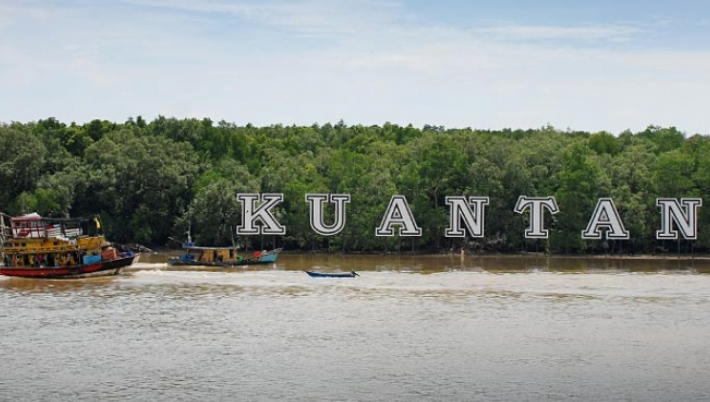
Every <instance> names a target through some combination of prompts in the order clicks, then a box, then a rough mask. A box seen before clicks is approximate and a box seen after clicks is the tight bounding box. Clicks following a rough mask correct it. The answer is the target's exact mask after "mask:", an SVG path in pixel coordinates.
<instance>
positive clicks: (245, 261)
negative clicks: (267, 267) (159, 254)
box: [168, 245, 281, 267]
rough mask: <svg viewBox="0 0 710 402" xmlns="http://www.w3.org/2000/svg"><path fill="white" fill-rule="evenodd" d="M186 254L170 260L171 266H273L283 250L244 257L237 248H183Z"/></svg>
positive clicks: (255, 253)
mask: <svg viewBox="0 0 710 402" xmlns="http://www.w3.org/2000/svg"><path fill="white" fill-rule="evenodd" d="M183 249H184V250H185V252H184V253H183V254H180V256H179V257H173V258H170V259H169V260H168V264H169V265H203V266H209V267H235V266H240V265H264V264H273V263H275V262H276V260H277V259H278V258H279V253H281V249H280V248H277V249H274V250H268V251H267V250H264V251H255V252H254V253H253V254H252V255H251V256H244V255H241V253H239V252H238V250H237V248H236V247H198V246H188V245H185V246H183Z"/></svg>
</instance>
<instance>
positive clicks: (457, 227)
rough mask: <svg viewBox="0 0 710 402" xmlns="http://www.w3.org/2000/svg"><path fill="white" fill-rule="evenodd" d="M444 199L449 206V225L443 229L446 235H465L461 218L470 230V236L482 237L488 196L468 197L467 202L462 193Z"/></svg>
mask: <svg viewBox="0 0 710 402" xmlns="http://www.w3.org/2000/svg"><path fill="white" fill-rule="evenodd" d="M444 200H445V201H444V202H446V205H449V207H450V208H449V227H448V228H446V231H444V234H445V236H446V237H465V236H466V231H465V230H464V229H463V228H462V227H461V218H463V220H464V223H465V224H466V227H467V228H468V230H469V231H470V232H471V237H483V232H484V223H485V208H486V205H488V197H469V198H468V203H467V202H466V197H465V196H463V195H461V196H450V197H446V198H444ZM471 207H473V209H472V208H471Z"/></svg>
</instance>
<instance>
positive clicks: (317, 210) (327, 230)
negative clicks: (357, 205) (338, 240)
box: [306, 194, 350, 236]
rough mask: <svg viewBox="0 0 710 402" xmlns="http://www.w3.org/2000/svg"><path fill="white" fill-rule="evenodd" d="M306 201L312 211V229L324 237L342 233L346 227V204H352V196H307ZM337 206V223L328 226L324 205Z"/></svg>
mask: <svg viewBox="0 0 710 402" xmlns="http://www.w3.org/2000/svg"><path fill="white" fill-rule="evenodd" d="M306 201H307V202H308V204H309V208H310V210H311V216H310V219H311V228H312V229H313V231H315V232H316V233H318V234H320V235H323V236H332V235H335V234H338V233H340V232H341V231H342V230H343V228H344V227H345V203H348V202H350V194H306ZM326 201H328V202H330V203H331V204H334V205H335V222H333V224H332V225H326V224H325V223H324V222H323V203H324V202H326Z"/></svg>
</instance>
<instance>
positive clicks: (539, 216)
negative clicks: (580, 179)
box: [513, 195, 560, 239]
mask: <svg viewBox="0 0 710 402" xmlns="http://www.w3.org/2000/svg"><path fill="white" fill-rule="evenodd" d="M528 207H530V226H529V227H528V228H527V229H525V238H526V239H547V238H548V237H549V230H547V229H545V227H544V226H545V209H547V210H548V211H550V213H551V214H553V215H554V214H556V213H558V212H560V208H559V207H558V206H557V201H555V197H526V196H524V195H521V196H520V197H518V202H517V203H516V204H515V209H514V210H513V211H515V212H517V213H519V214H522V213H523V212H524V211H525V209H526V208H528Z"/></svg>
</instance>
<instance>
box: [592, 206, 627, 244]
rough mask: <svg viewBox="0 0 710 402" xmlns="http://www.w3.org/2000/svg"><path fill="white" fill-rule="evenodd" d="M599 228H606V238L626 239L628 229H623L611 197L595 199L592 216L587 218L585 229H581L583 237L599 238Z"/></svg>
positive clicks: (600, 234) (600, 236) (600, 235)
mask: <svg viewBox="0 0 710 402" xmlns="http://www.w3.org/2000/svg"><path fill="white" fill-rule="evenodd" d="M600 228H606V233H605V235H606V238H607V239H619V240H628V239H629V231H628V230H626V229H624V224H623V223H621V218H620V217H619V212H618V211H617V210H616V205H614V200H612V199H611V198H600V199H599V201H597V206H596V208H594V213H593V214H592V218H591V219H590V220H589V224H588V225H587V229H585V230H584V231H582V238H583V239H601V238H602V233H601V231H600V230H599V229H600Z"/></svg>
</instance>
